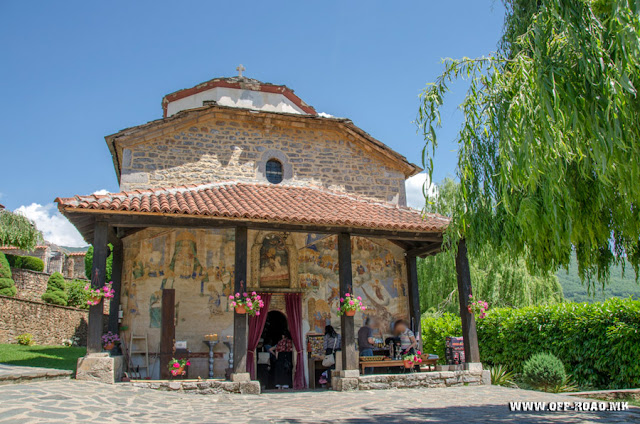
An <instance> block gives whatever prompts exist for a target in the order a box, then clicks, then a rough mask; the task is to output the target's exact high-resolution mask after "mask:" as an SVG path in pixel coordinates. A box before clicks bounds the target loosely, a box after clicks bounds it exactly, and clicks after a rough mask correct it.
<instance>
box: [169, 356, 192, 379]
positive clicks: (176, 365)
mask: <svg viewBox="0 0 640 424" xmlns="http://www.w3.org/2000/svg"><path fill="white" fill-rule="evenodd" d="M189 365H191V361H189V360H188V359H176V358H171V361H169V365H168V368H169V372H170V373H171V375H172V376H173V377H179V376H183V375H186V374H187V371H185V369H184V368H185V367H188V366H189Z"/></svg>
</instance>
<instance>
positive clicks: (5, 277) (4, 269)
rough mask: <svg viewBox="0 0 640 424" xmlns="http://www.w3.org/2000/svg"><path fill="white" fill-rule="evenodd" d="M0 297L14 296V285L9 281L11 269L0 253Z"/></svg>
mask: <svg viewBox="0 0 640 424" xmlns="http://www.w3.org/2000/svg"><path fill="white" fill-rule="evenodd" d="M0 295H2V296H15V295H16V283H15V282H14V281H13V280H12V279H11V268H10V267H9V261H7V258H6V256H5V255H4V253H2V252H0Z"/></svg>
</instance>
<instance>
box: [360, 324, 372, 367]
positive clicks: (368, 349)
mask: <svg viewBox="0 0 640 424" xmlns="http://www.w3.org/2000/svg"><path fill="white" fill-rule="evenodd" d="M370 323H371V320H370V318H368V317H367V318H365V319H364V325H363V326H362V327H360V330H358V350H359V351H360V356H373V343H374V339H373V328H371V326H370ZM372 372H373V368H370V367H368V368H365V369H364V373H365V374H371V373H372Z"/></svg>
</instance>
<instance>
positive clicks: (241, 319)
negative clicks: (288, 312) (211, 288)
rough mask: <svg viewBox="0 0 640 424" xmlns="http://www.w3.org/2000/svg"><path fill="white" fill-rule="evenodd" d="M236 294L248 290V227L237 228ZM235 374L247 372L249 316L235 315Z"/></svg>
mask: <svg viewBox="0 0 640 424" xmlns="http://www.w3.org/2000/svg"><path fill="white" fill-rule="evenodd" d="M235 257H236V261H235V272H234V277H235V278H234V293H241V294H242V292H244V291H246V290H247V227H236V251H235ZM233 372H234V373H245V372H247V315H246V314H236V313H235V312H234V314H233Z"/></svg>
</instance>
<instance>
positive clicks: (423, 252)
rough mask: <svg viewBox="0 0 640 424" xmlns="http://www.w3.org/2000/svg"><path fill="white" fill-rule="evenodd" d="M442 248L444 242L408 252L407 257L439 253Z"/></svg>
mask: <svg viewBox="0 0 640 424" xmlns="http://www.w3.org/2000/svg"><path fill="white" fill-rule="evenodd" d="M441 248H442V242H435V243H429V244H426V245H424V246H420V247H416V248H414V249H411V250H407V256H427V255H432V254H434V253H438V252H439V251H440V249H441Z"/></svg>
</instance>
